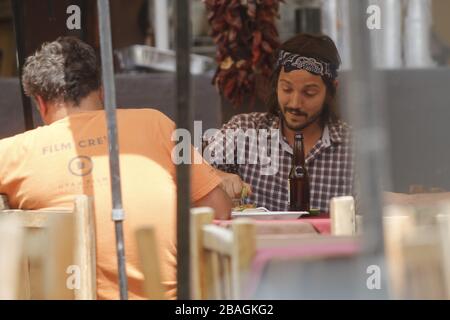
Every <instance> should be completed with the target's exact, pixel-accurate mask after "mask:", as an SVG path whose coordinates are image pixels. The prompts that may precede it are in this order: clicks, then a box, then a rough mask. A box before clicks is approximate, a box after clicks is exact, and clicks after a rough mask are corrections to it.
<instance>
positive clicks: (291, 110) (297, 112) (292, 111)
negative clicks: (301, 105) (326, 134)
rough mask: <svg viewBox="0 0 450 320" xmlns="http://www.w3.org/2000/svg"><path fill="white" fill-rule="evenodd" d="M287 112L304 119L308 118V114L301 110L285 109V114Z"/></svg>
mask: <svg viewBox="0 0 450 320" xmlns="http://www.w3.org/2000/svg"><path fill="white" fill-rule="evenodd" d="M286 112H291V113H293V114H296V115H299V116H304V117H306V118H307V117H308V114H307V113H306V112H304V111H302V110H300V109H295V108H289V107H285V108H284V113H286Z"/></svg>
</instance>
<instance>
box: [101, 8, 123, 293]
mask: <svg viewBox="0 0 450 320" xmlns="http://www.w3.org/2000/svg"><path fill="white" fill-rule="evenodd" d="M97 8H98V17H99V23H98V24H99V31H100V53H101V59H102V78H103V93H104V99H105V110H106V120H107V124H108V141H109V169H110V174H111V196H112V220H113V221H114V225H115V232H116V246H117V262H118V270H119V285H120V299H121V300H127V299H128V279H127V271H126V264H125V246H124V238H123V220H124V218H125V214H124V211H123V207H122V191H121V184H120V166H119V141H118V138H117V117H116V89H115V84H114V70H113V55H112V44H111V23H110V13H109V1H108V0H98V1H97Z"/></svg>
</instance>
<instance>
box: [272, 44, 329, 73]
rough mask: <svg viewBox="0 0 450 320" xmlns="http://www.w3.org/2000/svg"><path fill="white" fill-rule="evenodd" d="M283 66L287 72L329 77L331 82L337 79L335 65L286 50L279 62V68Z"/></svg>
mask: <svg viewBox="0 0 450 320" xmlns="http://www.w3.org/2000/svg"><path fill="white" fill-rule="evenodd" d="M281 66H283V67H284V70H285V71H286V72H290V71H293V70H306V71H309V72H311V73H312V74H315V75H320V76H323V77H327V78H329V79H331V80H334V79H336V78H337V68H336V66H334V65H333V64H331V63H328V62H325V61H321V60H317V59H314V58H309V57H304V56H301V55H299V54H294V53H290V52H288V51H284V50H281V51H280V53H279V55H278V60H277V67H281Z"/></svg>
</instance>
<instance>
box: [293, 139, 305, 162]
mask: <svg viewBox="0 0 450 320" xmlns="http://www.w3.org/2000/svg"><path fill="white" fill-rule="evenodd" d="M293 157H294V159H293V160H294V163H293V165H294V166H301V165H305V152H304V145H303V139H298V138H295V140H294V149H293Z"/></svg>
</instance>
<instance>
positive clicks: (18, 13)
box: [11, 0, 34, 130]
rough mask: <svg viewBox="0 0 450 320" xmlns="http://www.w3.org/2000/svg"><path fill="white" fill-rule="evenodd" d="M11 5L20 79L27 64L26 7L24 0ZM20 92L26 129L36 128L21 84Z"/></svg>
mask: <svg viewBox="0 0 450 320" xmlns="http://www.w3.org/2000/svg"><path fill="white" fill-rule="evenodd" d="M11 6H12V9H13V15H14V32H15V34H16V50H17V52H16V54H17V55H16V62H17V70H18V71H19V79H20V77H21V76H22V70H23V65H24V64H25V58H26V56H25V54H26V53H25V30H24V23H25V22H24V19H23V15H24V12H23V11H24V7H23V1H22V0H11ZM20 93H21V97H22V109H23V117H24V122H25V130H31V129H33V128H34V123H33V110H32V107H31V100H30V98H28V97H27V96H26V95H25V92H24V91H23V87H22V86H20Z"/></svg>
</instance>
